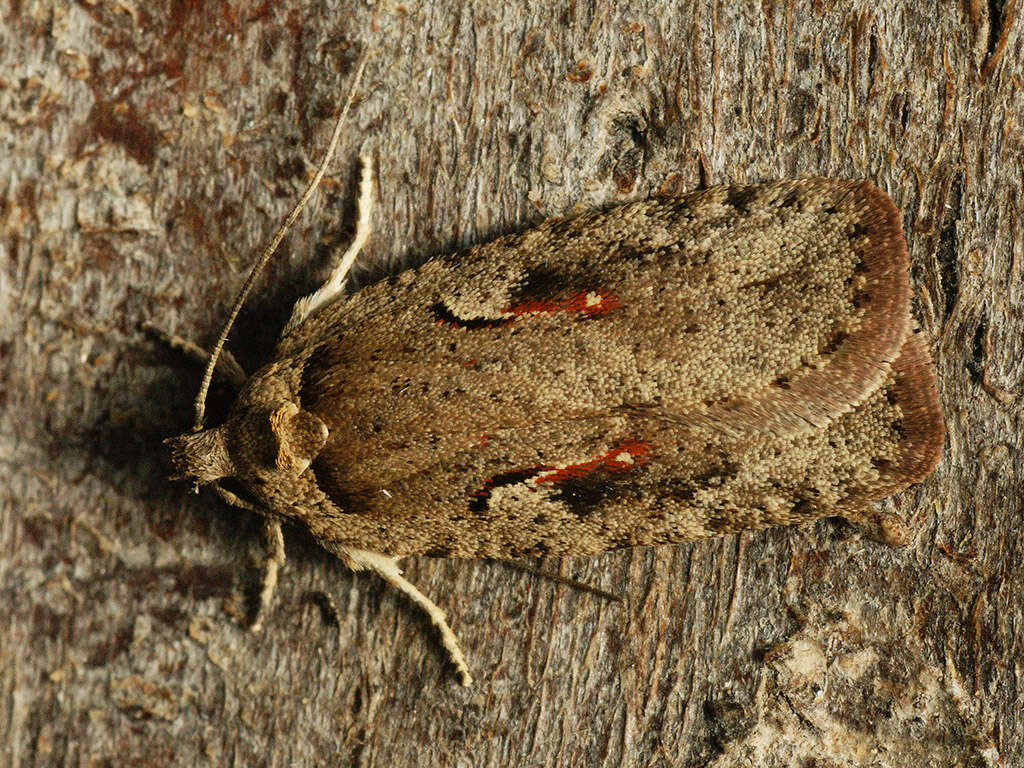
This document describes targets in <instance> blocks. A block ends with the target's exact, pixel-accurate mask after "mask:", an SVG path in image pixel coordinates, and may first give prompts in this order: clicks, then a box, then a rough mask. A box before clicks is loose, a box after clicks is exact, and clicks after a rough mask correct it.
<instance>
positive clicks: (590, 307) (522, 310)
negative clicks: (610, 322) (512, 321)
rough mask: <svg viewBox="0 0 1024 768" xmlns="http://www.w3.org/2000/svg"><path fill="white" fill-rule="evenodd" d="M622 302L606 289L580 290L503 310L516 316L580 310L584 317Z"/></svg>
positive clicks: (593, 315) (598, 314)
mask: <svg viewBox="0 0 1024 768" xmlns="http://www.w3.org/2000/svg"><path fill="white" fill-rule="evenodd" d="M621 306H622V303H621V302H620V301H619V300H618V299H617V298H615V296H613V295H612V294H611V293H610V292H608V291H581V292H579V293H576V294H573V295H572V296H570V297H569V298H567V299H557V300H551V299H539V300H537V301H524V302H523V303H522V304H516V305H515V306H514V307H509V308H508V309H505V310H503V313H510V314H513V315H516V316H517V317H523V316H526V315H548V314H552V313H554V312H580V313H582V314H583V315H585V316H586V317H601V316H603V315H607V314H608V313H609V312H612V311H613V310H616V309H618V308H619V307H621Z"/></svg>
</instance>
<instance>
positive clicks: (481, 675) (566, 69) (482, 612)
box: [0, 0, 1024, 768]
mask: <svg viewBox="0 0 1024 768" xmlns="http://www.w3.org/2000/svg"><path fill="white" fill-rule="evenodd" d="M547 5H549V6H550V7H545V4H543V3H533V4H531V5H528V6H520V5H519V4H517V3H507V2H488V3H472V4H471V3H464V4H462V5H460V6H454V5H451V6H446V4H443V3H441V4H433V3H409V4H407V5H399V4H381V5H377V6H376V7H371V6H370V5H369V4H366V3H348V2H344V1H343V0H323V1H322V2H315V3H312V2H311V3H301V2H296V1H295V0H289V1H286V2H281V3H264V4H262V5H257V4H252V5H250V4H246V3H240V2H215V3H196V2H185V1H179V2H171V1H166V2H154V3H149V2H147V3H114V2H100V3H92V2H81V3H65V2H56V1H55V0H39V2H24V1H22V2H10V3H7V4H5V5H4V9H3V11H2V13H3V21H2V26H0V67H2V68H0V145H2V150H0V193H2V194H0V244H2V248H3V260H2V262H0V307H2V315H0V370H2V380H0V403H2V411H0V466H2V470H3V476H4V480H3V483H2V484H0V547H2V549H0V553H2V560H0V590H2V592H0V605H2V606H3V608H2V613H3V618H4V620H3V624H2V628H0V763H2V764H5V765H12V766H56V765H83V766H85V765H89V766H92V765H182V766H186V765H187V766H192V765H226V764H230V765H239V766H242V765H245V766H251V765H267V766H292V765H323V764H334V765H360V766H417V765H438V766H444V765H451V766H511V765H516V766H518V765H529V766H611V765H614V766H662V765H664V766H699V765H705V764H711V765H714V766H734V765H735V766H739V765H763V766H783V765H811V764H813V765H828V766H855V765H856V766H860V765H874V766H901V767H902V768H906V767H907V766H917V765H943V766H946V765H971V766H974V765H996V764H1000V763H999V761H1000V760H1002V761H1004V762H1003V763H1002V764H1005V765H1022V764H1024V737H1022V733H1024V716H1022V713H1024V683H1022V674H1024V673H1022V666H1021V659H1022V658H1024V610H1022V596H1024V567H1022V563H1024V551H1022V544H1021V541H1022V538H1021V533H1020V531H1021V529H1022V505H1024V469H1022V462H1024V459H1022V437H1021V434H1022V429H1021V398H1022V396H1024V279H1022V277H1024V275H1022V271H1024V217H1022V213H1021V201H1022V199H1024V194H1022V193H1024V180H1022V176H1024V152H1022V150H1024V146H1022V135H1021V126H1022V124H1024V83H1022V63H1024V55H1022V50H1021V49H1022V44H1024V20H1022V19H1021V18H1020V17H1019V16H1018V15H1017V14H1018V12H1019V9H1018V8H1017V7H1016V4H1015V3H1014V2H1012V1H1011V2H1006V3H1000V2H992V3H981V2H973V0H971V1H968V0H964V2H947V3H922V2H920V0H888V1H887V0H882V2H878V1H877V0H873V1H870V2H860V0H858V1H857V2H849V3H847V2H840V3H831V2H808V3H793V4H786V3H774V2H762V3H746V2H736V3H732V2H721V3H715V2H711V1H710V0H702V1H701V2H696V3H693V4H679V6H681V7H677V4H675V3H664V4H660V3H657V2H649V3H646V4H643V3H640V4H634V3H631V4H629V5H630V7H629V10H626V9H625V7H622V8H617V7H615V6H614V5H612V4H609V3H607V2H604V1H603V0H597V1H596V2H593V3H580V4H565V3H550V4H547ZM362 41H372V42H373V44H374V45H375V46H376V48H377V52H376V55H375V56H374V58H373V60H372V61H371V62H370V64H369V66H368V69H367V73H366V77H365V82H364V86H363V88H362V90H361V96H360V99H359V101H358V104H357V105H356V108H355V109H354V112H353V115H352V117H351V119H350V121H349V125H348V127H347V129H346V132H345V138H344V140H343V143H342V146H341V148H340V150H339V153H338V159H337V160H336V162H335V172H334V175H333V180H332V181H330V182H329V183H326V184H325V185H324V186H323V192H322V194H321V196H320V198H319V202H318V204H317V206H316V208H315V210H314V211H312V212H311V213H308V214H307V215H305V216H304V217H303V218H302V219H301V222H300V225H299V226H298V228H297V230H296V231H295V232H294V234H293V235H292V236H291V237H289V238H288V239H287V240H286V242H285V245H284V248H283V253H282V255H281V256H280V258H279V259H278V260H277V261H276V262H275V263H274V264H273V266H272V267H271V268H270V269H269V270H268V271H267V274H266V276H265V279H264V280H262V281H261V283H260V286H259V288H258V289H257V293H256V296H255V298H254V299H253V300H252V301H251V302H250V303H249V305H248V307H247V308H246V310H245V312H244V313H243V316H242V319H241V323H240V324H239V325H238V326H237V329H236V331H235V333H234V335H233V342H232V346H233V348H234V349H235V350H236V351H237V352H238V353H239V356H240V358H241V360H242V362H243V363H244V364H245V365H246V366H247V367H248V368H249V369H252V368H253V367H254V366H255V365H256V364H258V363H259V362H260V361H261V357H260V356H261V353H263V352H264V351H265V350H267V348H268V345H269V344H270V343H271V342H272V340H273V339H274V338H275V337H276V334H277V331H278V329H279V328H280V326H281V324H282V322H283V320H284V318H285V317H286V315H287V312H288V310H289V308H290V304H291V302H292V301H293V300H294V299H295V298H296V297H297V296H299V295H300V294H302V293H304V292H306V291H308V290H309V289H310V288H311V287H312V286H313V285H314V284H315V282H316V279H317V277H318V276H319V275H320V274H322V270H323V268H324V267H325V265H326V264H327V263H328V261H329V258H330V256H331V254H333V253H336V252H337V251H338V249H339V248H341V247H343V246H344V244H345V242H346V239H347V237H348V235H349V234H350V232H351V228H352V221H353V213H354V202H353V197H354V194H353V193H354V187H353V183H354V171H355V170H356V168H357V161H356V158H357V156H358V153H359V150H360V148H361V146H363V144H364V143H365V144H366V145H367V147H368V149H369V150H370V151H371V152H372V153H373V155H374V157H375V158H376V160H377V163H378V166H379V171H378V173H377V182H378V189H379V206H378V208H377V211H376V213H375V215H374V226H375V232H374V235H373V238H372V240H371V243H370V246H369V251H368V254H367V259H366V260H365V263H366V264H367V265H368V266H369V267H370V269H369V271H368V272H367V273H366V274H367V275H369V276H370V278H371V279H372V277H373V275H379V274H382V272H383V270H395V269H397V268H399V267H400V265H402V264H407V263H411V262H416V261H418V260H421V259H422V258H424V257H426V256H427V255H429V254H433V253H436V252H439V251H447V250H449V249H453V248H455V247H460V246H464V245H467V244H471V243H476V242H480V241H483V240H485V239H487V238H489V237H491V236H493V235H495V234H500V233H505V232H509V231H513V230H517V229H521V228H525V227H527V226H529V225H530V224H533V223H535V222H537V221H539V220H541V219H542V218H544V217H546V216H549V215H556V214H565V213H568V212H572V211H575V210H590V209H593V208H596V207H600V206H604V205H608V204H611V203H615V202H619V201H624V200H632V199H639V198H645V197H647V196H649V195H651V194H655V193H657V192H659V191H660V192H672V191H678V190H688V189H692V188H695V187H698V186H700V185H702V184H708V183H721V182H743V181H757V180H766V179H775V178H779V177H785V176H795V175H815V174H824V175H831V176H840V177H850V178H861V177H867V178H871V179H874V180H875V181H876V183H878V184H879V185H880V186H881V187H883V188H884V189H886V190H887V191H888V192H889V193H890V194H891V195H892V196H893V198H894V199H895V200H896V201H897V204H898V206H899V207H900V208H901V210H902V211H903V215H904V219H905V224H906V228H907V231H908V238H909V244H910V253H911V259H912V263H913V275H912V279H913V285H914V291H915V299H914V304H915V308H916V311H917V315H918V317H919V318H920V322H921V324H922V326H923V327H924V329H925V331H926V333H927V334H928V337H929V338H930V339H931V340H932V348H933V351H934V354H935V357H936V358H937V360H938V366H939V375H940V380H941V389H942V399H943V402H944V404H945V408H946V412H947V416H948V421H949V440H948V446H947V451H946V453H945V456H944V458H943V460H942V462H941V464H940V466H939V468H938V471H937V472H936V473H935V475H934V476H933V477H932V478H930V479H929V480H928V481H927V482H926V483H925V484H924V485H923V486H921V487H918V488H916V489H913V490H911V491H909V492H906V493H904V494H902V495H900V496H899V497H898V498H896V499H894V500H893V501H891V502H888V503H889V504H890V505H891V508H894V509H896V510H898V511H899V512H900V513H901V514H902V515H903V516H904V517H905V519H906V520H908V521H909V522H910V524H911V525H912V527H913V531H914V535H913V537H912V543H911V545H910V546H909V547H907V548H905V549H900V550H893V549H888V548H886V547H884V546H881V545H879V544H876V543H874V542H872V541H868V540H866V539H864V538H862V537H860V536H859V535H858V534H857V533H856V532H855V531H854V530H853V529H852V528H850V527H849V526H847V525H846V524H845V523H842V522H837V521H834V520H828V521H822V522H820V523H819V524H816V525H813V526H808V527H806V528H799V529H786V530H774V531H769V532H764V533H752V534H746V535H742V536H732V537H728V538H725V539H721V540H716V541H708V542H703V543H698V544H692V545H682V546H677V547H671V548H664V549H659V550H642V551H633V552H622V553H616V554H609V555H606V556H603V557H595V558H589V559H582V560H574V561H569V562H565V563H562V564H559V563H557V562H556V563H548V564H547V565H548V567H551V568H559V567H561V568H562V570H563V572H565V573H567V574H570V575H572V576H573V577H575V578H578V579H581V580H583V581H586V582H590V583H594V584H597V585H600V586H603V587H605V588H608V589H613V590H618V591H621V592H622V593H623V594H624V595H625V602H623V603H621V604H610V603H606V602H603V601H601V600H600V599H598V598H596V597H594V596H592V595H589V594H585V593H580V592H577V591H574V590H572V589H569V588H567V587H564V586H560V585H557V584H554V583H551V582H548V581H544V580H538V579H537V578H536V577H533V576H529V575H525V574H522V573H519V572H516V571H512V570H510V569H508V568H507V567H505V566H502V565H500V564H489V563H475V562H455V561H432V560H428V559H414V560H410V561H408V563H407V573H408V574H409V575H410V577H411V578H412V579H413V581H415V582H416V583H418V584H419V585H420V586H421V587H422V588H423V589H424V591H426V592H427V593H428V594H430V595H432V596H433V597H434V598H435V599H436V600H437V601H438V602H439V603H440V604H441V605H442V606H444V607H445V608H446V609H447V611H448V613H449V617H450V619H451V621H452V624H453V626H454V628H455V629H456V631H457V632H458V634H459V635H460V637H461V640H462V643H463V646H464V648H465V650H466V652H467V654H468V656H469V660H470V663H471V666H472V668H473V671H474V673H475V675H476V677H477V684H476V685H475V687H473V688H472V689H470V690H463V689H461V688H460V687H459V686H458V685H457V683H456V680H455V678H454V676H453V674H452V672H451V670H450V669H449V668H448V667H447V666H446V665H445V663H444V657H443V655H442V653H441V652H440V650H439V649H438V647H437V644H436V639H435V636H434V635H433V634H432V632H431V630H430V628H429V626H427V625H426V624H425V622H424V621H423V619H422V618H421V616H420V614H419V613H418V612H417V611H416V610H415V609H413V608H411V607H410V606H409V605H408V604H407V602H406V601H405V600H404V599H402V598H401V597H400V596H398V595H396V594H395V593H394V592H392V591H391V590H389V589H387V588H385V587H383V586H382V584H381V583H380V582H378V581H376V580H375V579H373V578H370V577H366V576H361V575H352V574H349V573H347V572H346V571H345V569H344V568H343V567H342V566H341V565H340V563H338V562H336V561H334V560H332V559H331V558H330V557H329V556H328V555H327V554H326V553H324V552H322V551H321V550H319V549H318V548H317V547H316V545H315V543H314V542H312V540H311V539H310V538H309V537H308V536H304V535H303V534H301V533H300V532H294V531H291V532H289V534H290V536H289V540H288V554H289V557H290V559H289V563H288V566H287V568H286V570H285V572H284V573H283V576H282V583H281V586H280V591H279V595H278V599H277V601H276V603H275V607H274V611H273V613H272V614H271V615H270V617H269V619H268V623H267V626H266V628H265V630H264V631H263V632H262V633H261V634H259V635H253V634H250V633H247V632H246V631H245V629H244V625H243V622H242V614H243V613H244V606H245V594H246V590H247V589H248V588H249V586H250V585H251V582H252V577H253V570H252V559H251V555H252V554H253V553H254V552H258V551H259V549H258V548H259V534H258V531H259V529H258V525H257V524H256V523H255V522H254V521H253V520H251V519H250V518H249V517H248V516H247V515H245V514H241V513H239V512H237V511H233V510H230V509H227V508H225V507H224V506H223V505H222V504H221V503H220V502H219V501H217V500H216V499H214V498H213V497H212V496H211V495H205V494H204V495H200V496H198V497H197V496H193V495H191V494H190V493H189V492H188V489H187V488H184V487H178V486H173V485H171V484H169V483H168V482H166V481H165V479H164V475H165V471H166V467H165V465H164V460H163V458H162V454H161V446H160V439H161V438H162V437H164V436H166V435H168V434H173V433H177V432H180V431H182V430H185V429H187V428H188V426H189V425H190V421H191V412H190V401H191V398H192V395H193V393H194V391H195V387H196V384H197V380H198V374H197V372H196V371H194V370H193V369H190V368H186V367H184V366H182V365H180V364H179V363H178V361H177V360H176V359H175V358H174V357H173V356H171V355H169V354H167V353H166V352H165V351H164V350H162V349H160V348H158V347H157V346H155V345H154V344H152V343H151V342H149V341H148V340H146V339H145V338H144V337H143V336H142V335H141V334H140V332H139V331H138V329H137V326H138V323H139V322H140V321H142V320H144V319H152V320H154V321H156V322H157V323H158V324H160V325H162V326H164V327H166V328H169V329H172V330H174V331H177V332H180V333H183V334H185V335H188V336H191V337H193V338H195V339H197V340H198V341H201V342H204V343H209V341H210V340H211V339H212V338H213V336H214V335H215V334H216V331H217V330H218V328H219V325H220V323H221V321H222V319H223V318H224V316H225V314H226V311H227V307H228V304H229V301H230V299H231V297H232V296H233V294H234V291H235V290H236V288H237V287H238V285H239V284H240V282H241V280H242V278H243V276H244V271H245V269H246V266H247V265H248V264H249V263H250V260H251V258H252V252H253V250H254V249H255V248H257V246H258V245H259V244H260V243H261V242H262V241H263V240H264V239H265V238H266V237H267V236H268V234H269V233H270V232H271V231H272V230H273V228H274V227H275V226H276V224H277V223H278V222H279V220H280V218H281V217H282V215H283V213H284V212H285V211H286V209H287V208H288V207H289V205H290V204H291V203H292V201H293V200H294V199H295V197H296V195H297V193H298V191H299V189H300V187H301V185H302V183H303V181H304V180H305V179H306V178H307V174H308V173H309V171H310V169H311V166H312V165H313V164H314V162H315V160H316V158H318V157H319V155H320V153H321V152H322V149H323V147H324V145H325V143H326V139H327V131H328V130H329V128H330V124H331V120H330V118H331V116H332V115H333V114H334V112H335V110H336V108H337V105H338V103H339V101H340V100H341V98H342V97H343V96H344V95H345V93H346V90H347V88H348V83H349V81H350V76H351V71H352V62H353V59H354V58H355V55H356V53H357V52H358V50H359V49H360V44H361V42H362ZM221 405H223V403H221ZM216 407H217V406H216V404H215V405H214V408H216ZM316 589H324V590H328V591H329V592H330V593H332V594H333V595H334V596H335V597H336V599H337V601H338V604H339V607H340V609H341V626H340V629H333V628H331V627H328V626H326V625H325V624H324V622H323V621H322V619H321V617H320V615H319V613H318V611H317V609H316V608H315V607H314V606H313V604H312V603H310V602H309V600H308V599H307V598H308V593H309V592H310V591H312V590H316Z"/></svg>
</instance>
